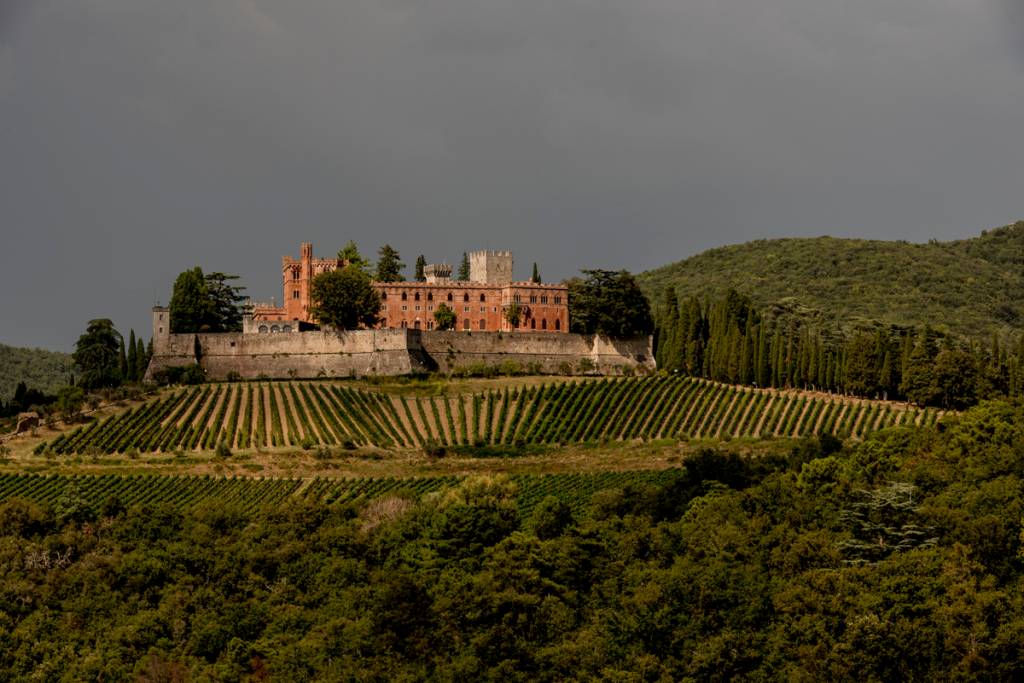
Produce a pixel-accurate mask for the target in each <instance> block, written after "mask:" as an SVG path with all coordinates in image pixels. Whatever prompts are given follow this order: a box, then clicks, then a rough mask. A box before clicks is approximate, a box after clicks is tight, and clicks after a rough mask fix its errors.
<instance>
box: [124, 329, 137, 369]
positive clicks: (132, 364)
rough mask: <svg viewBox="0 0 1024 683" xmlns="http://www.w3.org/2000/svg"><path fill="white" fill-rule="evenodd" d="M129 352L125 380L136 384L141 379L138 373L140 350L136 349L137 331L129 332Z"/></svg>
mask: <svg viewBox="0 0 1024 683" xmlns="http://www.w3.org/2000/svg"><path fill="white" fill-rule="evenodd" d="M127 351H128V358H127V363H126V365H125V373H124V378H125V380H126V381H128V382H135V381H137V380H138V379H139V376H138V371H137V369H138V367H139V357H138V349H137V348H136V345H135V330H130V331H129V332H128V349H127Z"/></svg>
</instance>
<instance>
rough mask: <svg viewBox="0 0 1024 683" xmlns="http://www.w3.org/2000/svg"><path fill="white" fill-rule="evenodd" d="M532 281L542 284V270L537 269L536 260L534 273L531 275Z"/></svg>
mask: <svg viewBox="0 0 1024 683" xmlns="http://www.w3.org/2000/svg"><path fill="white" fill-rule="evenodd" d="M530 282H534V283H536V284H538V285H539V284H540V271H539V270H537V262H536V261H534V262H533V275H532V276H530Z"/></svg>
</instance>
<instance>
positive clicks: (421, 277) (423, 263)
mask: <svg viewBox="0 0 1024 683" xmlns="http://www.w3.org/2000/svg"><path fill="white" fill-rule="evenodd" d="M426 267H427V258H426V257H425V256H424V255H423V254H420V255H419V256H417V257H416V272H415V274H414V275H413V280H415V281H416V282H426V281H427V276H426V275H425V274H424V272H423V270H424V268H426Z"/></svg>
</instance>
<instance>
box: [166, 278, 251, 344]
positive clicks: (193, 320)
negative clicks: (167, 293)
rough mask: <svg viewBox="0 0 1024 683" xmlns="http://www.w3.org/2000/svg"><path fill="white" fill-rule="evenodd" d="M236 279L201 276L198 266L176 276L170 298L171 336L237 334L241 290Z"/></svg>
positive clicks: (241, 297) (241, 298)
mask: <svg viewBox="0 0 1024 683" xmlns="http://www.w3.org/2000/svg"><path fill="white" fill-rule="evenodd" d="M237 279H238V276H237V275H226V274H224V273H219V272H217V273H210V274H209V275H203V270H202V268H199V267H198V266H197V267H195V268H192V269H190V270H186V271H184V272H182V273H181V274H180V275H178V277H177V279H176V280H175V281H174V290H173V292H172V294H171V303H170V317H171V332H173V333H177V334H180V333H190V332H241V331H242V302H243V301H244V300H245V296H243V295H242V291H243V290H244V289H245V288H244V287H240V286H238V285H234V284H232V281H234V280H237Z"/></svg>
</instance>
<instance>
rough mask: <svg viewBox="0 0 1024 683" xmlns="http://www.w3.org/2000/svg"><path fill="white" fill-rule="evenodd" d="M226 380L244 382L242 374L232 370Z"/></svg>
mask: <svg viewBox="0 0 1024 683" xmlns="http://www.w3.org/2000/svg"><path fill="white" fill-rule="evenodd" d="M226 379H227V381H229V382H241V381H242V376H241V375H240V374H238V373H237V372H235V371H234V370H232V371H231V372H229V373H228V375H227V378H226Z"/></svg>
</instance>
